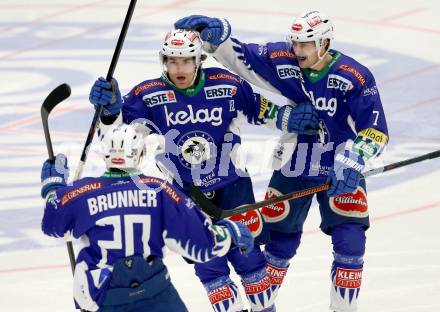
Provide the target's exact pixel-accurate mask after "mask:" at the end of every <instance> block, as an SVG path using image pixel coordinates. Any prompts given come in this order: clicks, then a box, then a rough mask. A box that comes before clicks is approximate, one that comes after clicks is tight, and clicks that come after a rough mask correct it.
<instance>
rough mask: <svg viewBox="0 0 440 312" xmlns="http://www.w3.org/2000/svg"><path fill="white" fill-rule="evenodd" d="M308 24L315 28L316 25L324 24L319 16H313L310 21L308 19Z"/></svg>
mask: <svg viewBox="0 0 440 312" xmlns="http://www.w3.org/2000/svg"><path fill="white" fill-rule="evenodd" d="M307 23H308V24H309V25H310V27H312V28H313V27H315V26H316V25H319V24H321V23H322V20H321V18H320V17H319V16H313V17H311V18H309V19H307Z"/></svg>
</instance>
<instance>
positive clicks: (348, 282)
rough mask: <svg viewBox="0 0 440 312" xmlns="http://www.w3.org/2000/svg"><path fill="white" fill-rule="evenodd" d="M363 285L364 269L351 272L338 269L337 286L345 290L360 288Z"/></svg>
mask: <svg viewBox="0 0 440 312" xmlns="http://www.w3.org/2000/svg"><path fill="white" fill-rule="evenodd" d="M361 284H362V269H359V270H349V269H343V268H336V281H335V286H338V287H344V288H352V289H353V288H360V287H361Z"/></svg>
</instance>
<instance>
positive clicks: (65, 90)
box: [41, 83, 71, 160]
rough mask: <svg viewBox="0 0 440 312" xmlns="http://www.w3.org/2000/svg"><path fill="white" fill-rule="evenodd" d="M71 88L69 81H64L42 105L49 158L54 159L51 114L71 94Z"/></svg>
mask: <svg viewBox="0 0 440 312" xmlns="http://www.w3.org/2000/svg"><path fill="white" fill-rule="evenodd" d="M70 93H71V89H70V86H69V85H68V84H67V83H63V84H61V85H59V86H58V87H56V88H55V89H53V90H52V92H50V93H49V95H48V96H47V97H46V99H45V100H44V102H43V105H41V121H42V122H43V130H44V137H45V139H46V146H47V152H48V154H49V159H51V160H54V158H55V157H54V153H53V148H52V140H51V139H50V132H49V114H50V112H51V111H52V110H53V109H54V108H55V106H57V105H58V104H60V103H61V102H62V101H64V100H65V99H67V98H68V97H69V96H70Z"/></svg>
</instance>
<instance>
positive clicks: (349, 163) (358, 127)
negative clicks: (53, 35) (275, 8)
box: [175, 11, 388, 312]
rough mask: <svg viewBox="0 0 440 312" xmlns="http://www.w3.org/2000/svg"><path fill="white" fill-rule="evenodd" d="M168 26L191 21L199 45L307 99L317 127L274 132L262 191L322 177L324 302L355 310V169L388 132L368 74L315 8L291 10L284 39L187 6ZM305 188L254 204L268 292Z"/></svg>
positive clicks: (294, 244) (254, 79) (304, 203)
mask: <svg viewBox="0 0 440 312" xmlns="http://www.w3.org/2000/svg"><path fill="white" fill-rule="evenodd" d="M175 27H176V28H182V29H195V30H198V31H200V32H201V37H202V39H203V40H204V41H206V42H205V45H206V50H207V51H209V52H212V53H213V56H214V58H216V59H217V60H218V61H219V62H220V63H222V64H223V65H224V66H226V67H227V68H229V69H231V70H232V71H234V72H235V73H237V74H239V75H240V76H241V77H243V78H245V79H246V80H248V81H249V82H251V83H254V84H255V85H258V86H260V87H262V88H265V89H267V90H270V91H272V92H276V93H279V94H282V95H284V96H285V97H287V98H288V99H291V100H293V101H296V102H302V101H304V100H306V99H309V100H310V101H311V102H312V103H313V104H314V106H315V108H316V110H317V111H318V114H319V118H320V123H319V132H318V134H317V135H316V136H313V135H309V136H304V135H301V134H299V135H295V134H293V135H292V134H286V135H284V136H283V137H282V138H281V140H280V142H279V145H278V147H277V149H276V151H275V153H274V166H275V169H276V170H275V171H274V174H273V176H272V178H271V181H270V184H269V187H268V191H267V194H266V197H267V198H269V197H274V196H279V195H281V194H286V193H290V192H293V191H297V190H301V189H304V188H307V187H311V186H314V185H316V184H318V183H322V182H326V181H329V182H330V183H331V188H330V190H328V192H326V193H324V192H321V193H318V195H317V200H318V202H319V209H320V214H321V218H322V222H321V225H320V227H321V230H322V231H323V232H324V233H326V234H328V235H330V236H331V239H332V243H333V255H334V260H333V263H332V268H331V283H332V285H331V304H330V309H331V310H334V311H338V312H341V311H344V312H346V311H356V309H357V298H358V295H359V291H360V287H361V282H362V271H363V263H364V262H363V256H364V253H365V241H366V238H365V231H366V230H367V228H368V227H369V218H368V205H367V198H366V186H365V181H364V179H363V177H362V169H363V168H364V165H365V161H367V160H368V159H371V158H373V157H376V156H377V155H379V154H380V153H381V151H382V150H383V148H384V146H385V145H386V143H387V141H388V132H387V125H386V120H385V115H384V112H383V108H382V104H381V100H380V97H379V93H378V89H377V86H376V83H375V80H374V78H373V75H372V74H371V72H370V71H369V70H368V69H367V68H366V67H365V66H363V65H361V64H360V63H358V62H357V61H356V60H354V59H352V58H350V57H349V56H346V55H344V54H343V53H341V52H339V51H336V50H333V49H330V45H331V43H332V40H333V30H334V29H333V24H332V22H331V20H330V19H329V18H327V17H326V16H325V15H324V14H323V13H320V12H318V11H311V12H306V13H304V14H302V15H300V16H299V17H298V18H296V19H295V20H294V21H293V23H292V25H291V27H290V29H289V31H288V38H287V42H273V43H267V44H262V45H259V44H247V43H243V42H241V41H239V40H238V39H237V38H234V37H233V36H231V25H230V24H229V22H228V21H227V20H225V19H220V18H210V17H206V16H201V15H193V16H189V17H185V18H183V19H181V20H179V21H177V22H176V23H175ZM312 198H313V196H307V197H302V198H299V199H296V200H291V201H289V202H287V201H286V202H283V203H279V204H277V205H272V206H269V207H265V208H263V209H262V214H263V216H264V219H265V221H266V225H267V228H268V229H270V237H271V242H270V243H269V244H267V245H266V248H265V255H266V259H267V261H268V273H269V275H270V276H271V280H272V287H273V290H274V293H276V292H277V290H278V289H279V287H280V286H281V283H282V281H283V278H284V276H285V274H286V272H287V268H288V266H289V262H290V259H291V258H293V256H294V255H295V254H296V250H297V248H298V246H299V244H300V238H301V234H302V230H303V224H304V221H305V219H306V216H307V213H308V210H309V208H310V205H311V202H312Z"/></svg>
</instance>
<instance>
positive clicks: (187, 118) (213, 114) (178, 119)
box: [164, 104, 223, 127]
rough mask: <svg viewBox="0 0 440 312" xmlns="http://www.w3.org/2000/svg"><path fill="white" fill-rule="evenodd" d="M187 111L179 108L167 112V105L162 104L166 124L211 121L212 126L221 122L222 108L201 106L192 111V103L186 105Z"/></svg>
mask: <svg viewBox="0 0 440 312" xmlns="http://www.w3.org/2000/svg"><path fill="white" fill-rule="evenodd" d="M186 107H187V108H188V111H186V110H179V111H177V112H169V111H168V108H167V106H164V110H165V117H166V122H167V126H168V127H170V126H175V125H186V124H187V123H193V124H195V123H205V122H207V123H211V125H213V126H219V125H221V124H222V121H223V120H222V108H221V107H213V108H201V109H199V110H196V111H194V109H193V107H192V105H191V104H190V105H187V106H186Z"/></svg>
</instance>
